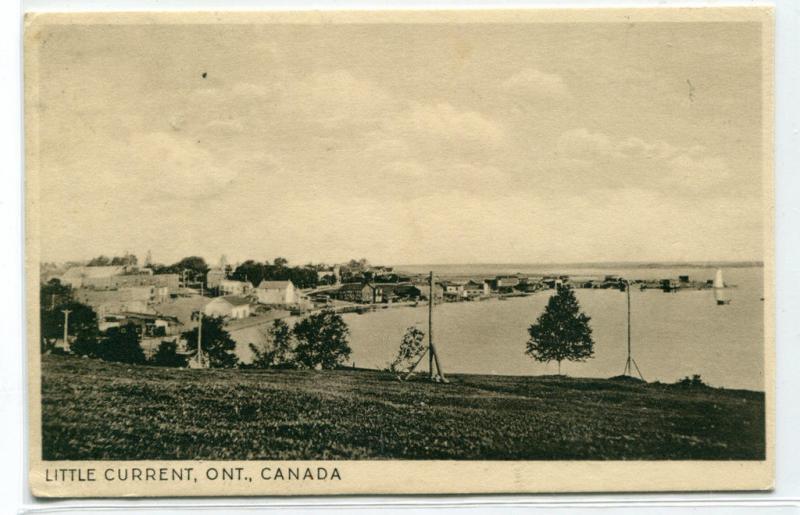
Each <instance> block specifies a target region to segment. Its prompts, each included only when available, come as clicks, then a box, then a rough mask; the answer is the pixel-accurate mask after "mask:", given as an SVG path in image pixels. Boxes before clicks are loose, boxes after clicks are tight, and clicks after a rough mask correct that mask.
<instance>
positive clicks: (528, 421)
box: [42, 356, 764, 460]
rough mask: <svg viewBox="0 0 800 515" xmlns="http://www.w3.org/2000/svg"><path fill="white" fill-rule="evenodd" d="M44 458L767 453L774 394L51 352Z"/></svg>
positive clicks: (45, 379)
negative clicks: (187, 366)
mask: <svg viewBox="0 0 800 515" xmlns="http://www.w3.org/2000/svg"><path fill="white" fill-rule="evenodd" d="M42 366H43V369H42V394H43V396H42V402H43V406H42V408H43V411H42V418H43V420H42V426H43V427H42V429H43V458H44V459H46V460H56V459H60V460H77V459H81V460H83V459H96V460H104V459H111V460H123V459H125V460H133V459H336V458H349V459H390V458H407V459H498V460H515V459H525V460H535V459H545V460H549V459H562V460H571V459H597V460H608V459H763V456H764V396H763V394H762V393H758V392H749V391H734V390H721V389H713V388H704V387H695V388H681V387H677V386H667V385H661V384H649V385H648V384H636V383H628V382H620V381H611V380H604V379H580V378H563V377H508V376H474V375H455V376H452V377H451V378H450V379H451V381H452V383H451V384H448V385H437V384H430V383H427V382H421V381H420V382H409V383H401V382H399V381H397V380H396V379H395V378H394V377H392V376H390V375H389V374H386V373H381V372H376V371H333V372H314V371H257V370H176V369H161V368H153V367H143V366H127V365H120V364H112V363H105V362H102V361H96V360H88V359H78V358H74V357H64V356H44V357H43V365H42Z"/></svg>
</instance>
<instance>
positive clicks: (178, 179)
mask: <svg viewBox="0 0 800 515" xmlns="http://www.w3.org/2000/svg"><path fill="white" fill-rule="evenodd" d="M118 158H120V159H119V160H120V161H121V162H123V163H124V169H122V170H119V171H118V172H116V173H114V174H112V177H113V178H115V179H121V181H122V182H123V184H126V187H128V188H132V189H136V190H138V193H139V194H140V195H141V196H142V197H143V198H145V199H146V198H156V197H157V198H164V197H168V198H176V199H181V198H184V199H186V198H197V197H209V196H214V195H217V194H219V192H220V191H223V190H224V189H225V188H226V187H228V186H229V185H230V183H231V182H233V180H234V179H235V178H236V175H237V173H236V171H235V170H234V169H232V168H231V167H229V166H225V165H222V164H219V163H216V160H215V159H214V156H213V155H212V154H211V153H210V152H209V151H208V150H207V149H205V148H204V147H202V146H201V145H199V144H197V143H195V142H193V141H192V140H188V139H186V138H183V137H181V136H176V135H174V134H172V133H165V132H153V133H149V134H140V135H136V136H134V137H132V138H131V140H130V141H129V144H128V145H127V146H126V147H125V148H122V149H119V157H118Z"/></svg>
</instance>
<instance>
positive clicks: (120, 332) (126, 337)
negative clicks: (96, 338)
mask: <svg viewBox="0 0 800 515" xmlns="http://www.w3.org/2000/svg"><path fill="white" fill-rule="evenodd" d="M98 355H99V357H100V358H102V359H104V360H106V361H116V362H118V363H131V364H141V363H144V362H145V361H146V359H145V357H144V350H142V346H141V345H140V344H139V333H138V331H137V328H136V324H126V325H123V326H121V327H112V328H110V329H109V330H108V331H107V332H106V339H105V341H103V342H101V343H100V345H99V349H98Z"/></svg>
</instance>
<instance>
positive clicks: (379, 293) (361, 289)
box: [334, 283, 383, 304]
mask: <svg viewBox="0 0 800 515" xmlns="http://www.w3.org/2000/svg"><path fill="white" fill-rule="evenodd" d="M334 295H335V296H336V298H337V299H339V300H345V301H348V302H366V303H373V304H374V303H377V302H383V286H381V285H379V284H371V283H365V284H362V283H348V284H343V285H342V286H341V287H340V288H339V289H338V290H337V291H336V292H335V294H334Z"/></svg>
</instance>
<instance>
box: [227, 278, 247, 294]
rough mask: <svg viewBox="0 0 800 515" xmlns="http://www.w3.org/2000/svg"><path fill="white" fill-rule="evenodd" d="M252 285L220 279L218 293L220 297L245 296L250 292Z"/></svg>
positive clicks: (245, 282)
mask: <svg viewBox="0 0 800 515" xmlns="http://www.w3.org/2000/svg"><path fill="white" fill-rule="evenodd" d="M252 289H253V285H252V284H250V281H234V280H233V279H222V280H221V281H220V282H219V292H220V293H221V294H222V295H247V294H248V293H250V291H252Z"/></svg>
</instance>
